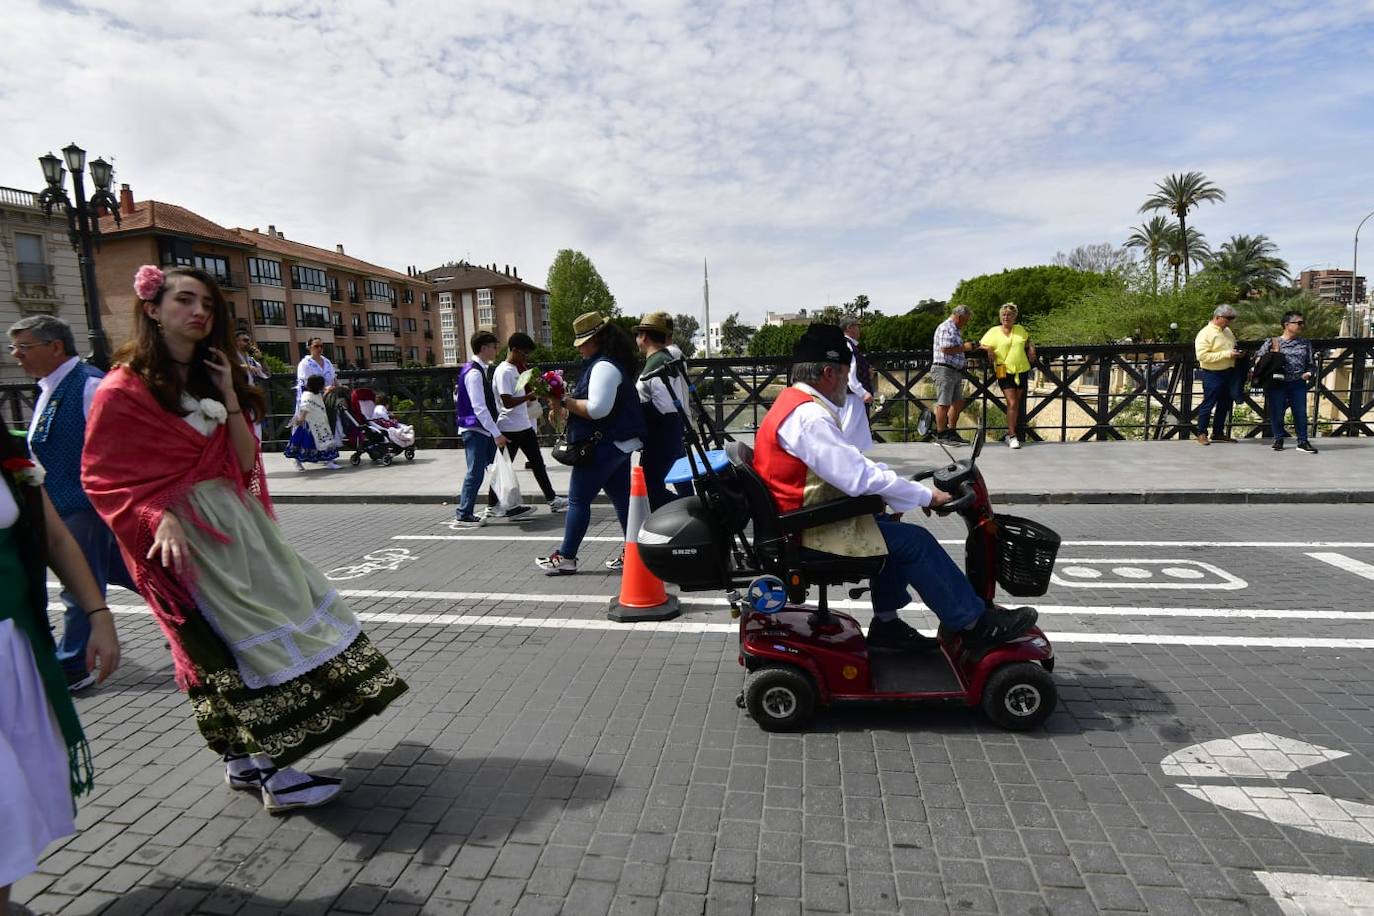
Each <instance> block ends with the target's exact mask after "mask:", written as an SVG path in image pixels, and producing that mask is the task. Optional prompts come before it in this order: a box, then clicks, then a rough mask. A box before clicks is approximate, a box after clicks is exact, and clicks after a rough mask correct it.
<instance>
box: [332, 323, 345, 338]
mask: <svg viewBox="0 0 1374 916" xmlns="http://www.w3.org/2000/svg"><path fill="white" fill-rule="evenodd" d="M334 336H335V337H343V336H344V326H343V322H341V321H336V322H335V323H334Z"/></svg>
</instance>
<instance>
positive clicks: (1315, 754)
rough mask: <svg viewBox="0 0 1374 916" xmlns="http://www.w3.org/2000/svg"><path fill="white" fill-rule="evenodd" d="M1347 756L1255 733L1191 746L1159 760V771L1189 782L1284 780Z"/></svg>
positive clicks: (1282, 738) (1324, 748)
mask: <svg viewBox="0 0 1374 916" xmlns="http://www.w3.org/2000/svg"><path fill="white" fill-rule="evenodd" d="M1349 756H1350V755H1349V754H1348V753H1346V752H1345V751H1336V750H1332V749H1331V748H1329V747H1322V746H1321V745H1318V744H1309V743H1307V742H1306V741H1299V740H1297V739H1296V738H1285V737H1283V736H1282V735H1271V734H1269V733H1267V732H1254V733H1253V734H1248V735H1236V736H1235V737H1233V738H1213V739H1212V740H1211V741H1204V742H1202V743H1201V744H1190V745H1188V746H1187V747H1185V748H1183V749H1182V750H1179V751H1174V752H1173V753H1172V754H1170V755H1169V756H1167V757H1165V758H1164V759H1163V760H1161V761H1160V762H1159V768H1160V770H1162V771H1163V772H1164V775H1165V776H1185V777H1188V778H1190V779H1287V778H1288V777H1289V776H1292V775H1293V774H1294V773H1296V772H1298V771H1299V770H1305V769H1307V768H1308V767H1314V766H1317V765H1318V764H1322V763H1326V762H1328V761H1331V760H1340V759H1341V758H1342V757H1349Z"/></svg>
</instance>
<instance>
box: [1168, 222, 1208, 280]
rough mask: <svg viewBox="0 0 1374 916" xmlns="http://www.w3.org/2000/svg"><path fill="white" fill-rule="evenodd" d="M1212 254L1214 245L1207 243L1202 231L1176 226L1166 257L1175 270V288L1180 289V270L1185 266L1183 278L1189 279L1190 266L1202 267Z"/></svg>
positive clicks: (1170, 238)
mask: <svg viewBox="0 0 1374 916" xmlns="http://www.w3.org/2000/svg"><path fill="white" fill-rule="evenodd" d="M1211 256H1212V246H1211V245H1209V244H1208V243H1207V239H1206V238H1204V237H1203V235H1202V233H1201V232H1198V231H1197V230H1196V229H1187V230H1184V229H1180V228H1179V227H1178V225H1175V226H1174V234H1173V235H1171V236H1169V254H1168V255H1167V256H1166V257H1165V260H1166V261H1168V263H1169V267H1170V269H1171V270H1173V272H1174V289H1178V271H1179V268H1180V267H1182V268H1183V279H1184V282H1185V283H1186V282H1187V281H1188V267H1189V265H1191V264H1196V265H1197V266H1199V267H1201V266H1203V265H1205V264H1206V263H1207V259H1208V258H1210V257H1211Z"/></svg>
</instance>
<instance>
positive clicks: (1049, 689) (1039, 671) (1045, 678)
mask: <svg viewBox="0 0 1374 916" xmlns="http://www.w3.org/2000/svg"><path fill="white" fill-rule="evenodd" d="M1058 702H1059V690H1058V688H1057V687H1055V685H1054V678H1053V677H1052V676H1051V675H1050V673H1049V672H1048V671H1046V670H1045V669H1044V668H1043V667H1041V666H1040V665H1039V664H1036V663H1035V662H1015V663H1013V664H1010V665H1004V666H1003V667H1001V668H998V669H997V670H996V671H994V672H992V674H991V676H989V677H988V681H987V684H985V685H984V687H983V702H982V707H983V713H984V714H985V715H986V716H987V717H988V718H989V719H991V720H992V721H993V722H995V723H996V724H998V725H1000V726H1002V727H1003V728H1005V729H1010V730H1011V731H1027V730H1029V729H1032V728H1035V727H1036V726H1037V725H1040V724H1041V723H1042V722H1044V721H1045V720H1046V719H1048V718H1049V717H1050V713H1052V712H1054V707H1055V706H1056V705H1057V704H1058Z"/></svg>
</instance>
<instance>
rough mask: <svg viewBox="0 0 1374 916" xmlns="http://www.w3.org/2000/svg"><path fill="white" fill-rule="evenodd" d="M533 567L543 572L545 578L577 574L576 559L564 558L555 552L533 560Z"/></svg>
mask: <svg viewBox="0 0 1374 916" xmlns="http://www.w3.org/2000/svg"><path fill="white" fill-rule="evenodd" d="M534 565H535V566H538V567H539V568H540V569H542V570H544V575H546V576H571V575H573V574H574V573H576V572H577V560H576V558H574V557H565V556H563V555H562V554H561V553H559V552H558V551H556V550H555V551H554V552H553V553H551V554H549V555H548V556H547V557H540V558H539V559H537V560H535V561H534Z"/></svg>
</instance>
